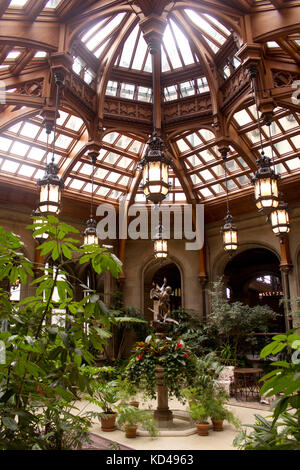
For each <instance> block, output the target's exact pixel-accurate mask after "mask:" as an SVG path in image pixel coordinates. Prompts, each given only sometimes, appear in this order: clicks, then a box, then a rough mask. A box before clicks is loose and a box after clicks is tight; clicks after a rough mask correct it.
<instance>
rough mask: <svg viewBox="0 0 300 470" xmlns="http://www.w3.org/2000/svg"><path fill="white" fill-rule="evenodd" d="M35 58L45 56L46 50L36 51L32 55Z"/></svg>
mask: <svg viewBox="0 0 300 470" xmlns="http://www.w3.org/2000/svg"><path fill="white" fill-rule="evenodd" d="M34 57H35V58H36V59H42V58H44V57H47V52H45V51H37V52H36V53H35V55H34Z"/></svg>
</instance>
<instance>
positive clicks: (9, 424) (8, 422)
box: [2, 416, 18, 431]
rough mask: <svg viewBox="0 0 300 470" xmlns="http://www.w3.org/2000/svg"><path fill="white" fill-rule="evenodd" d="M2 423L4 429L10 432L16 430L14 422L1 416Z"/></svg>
mask: <svg viewBox="0 0 300 470" xmlns="http://www.w3.org/2000/svg"><path fill="white" fill-rule="evenodd" d="M2 423H3V424H4V426H5V427H6V428H8V429H10V430H11V431H16V430H17V429H18V425H17V423H16V421H15V420H14V419H13V418H10V417H8V416H3V418H2Z"/></svg>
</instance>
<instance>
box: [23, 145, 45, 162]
mask: <svg viewBox="0 0 300 470" xmlns="http://www.w3.org/2000/svg"><path fill="white" fill-rule="evenodd" d="M45 154H46V152H45V150H42V149H39V148H38V147H31V149H30V151H29V153H28V155H27V158H28V159H30V160H36V161H38V162H41V161H42V160H43V158H44V156H45Z"/></svg>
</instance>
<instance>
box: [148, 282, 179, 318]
mask: <svg viewBox="0 0 300 470" xmlns="http://www.w3.org/2000/svg"><path fill="white" fill-rule="evenodd" d="M171 295H172V288H171V287H170V286H168V285H167V279H166V278H164V282H163V285H162V286H161V287H159V285H158V284H155V283H153V287H152V289H151V291H150V299H152V300H158V312H155V310H153V309H151V308H150V309H149V310H151V312H153V313H157V321H159V322H163V323H165V322H166V321H170V322H174V323H177V322H176V321H175V320H173V319H172V318H170V316H171V302H170V296H171Z"/></svg>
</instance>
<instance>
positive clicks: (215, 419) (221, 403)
mask: <svg viewBox="0 0 300 470" xmlns="http://www.w3.org/2000/svg"><path fill="white" fill-rule="evenodd" d="M225 403H226V394H225V393H222V391H219V392H217V393H216V394H215V395H213V396H212V397H211V399H210V400H209V403H208V409H209V415H210V417H211V421H212V424H213V430H214V431H223V422H224V420H226V421H228V422H229V423H231V424H233V426H234V427H235V428H237V429H238V428H240V426H241V422H240V420H239V419H238V418H237V417H236V416H235V415H234V414H233V413H232V411H230V410H228V409H227V408H226V406H225Z"/></svg>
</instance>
